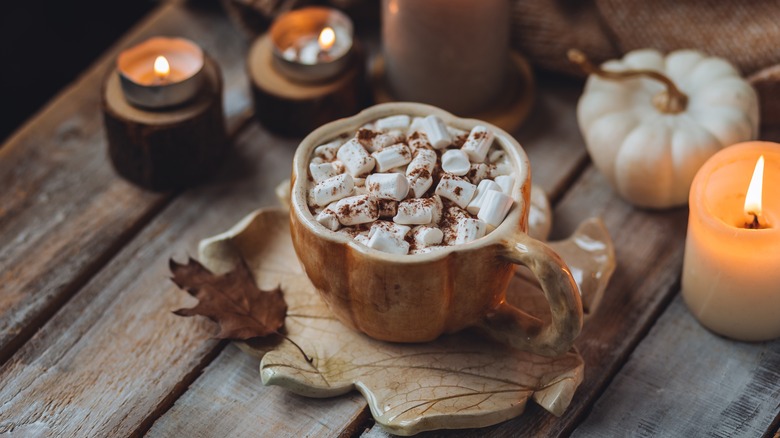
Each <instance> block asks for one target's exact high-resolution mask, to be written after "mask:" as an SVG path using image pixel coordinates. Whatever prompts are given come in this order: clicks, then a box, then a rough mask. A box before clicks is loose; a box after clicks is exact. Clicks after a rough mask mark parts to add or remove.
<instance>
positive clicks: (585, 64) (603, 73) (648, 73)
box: [567, 49, 688, 114]
mask: <svg viewBox="0 0 780 438" xmlns="http://www.w3.org/2000/svg"><path fill="white" fill-rule="evenodd" d="M567 55H568V57H569V61H571V62H572V63H574V64H576V65H577V66H578V67H579V68H580V69H582V71H583V72H585V73H587V74H593V75H596V76H598V77H600V78H603V79H609V80H615V81H620V80H623V79H631V78H635V77H639V76H644V77H647V78H650V79H655V80H656V81H659V82H661V83H662V84H664V85H666V89H665V90H664V91H662V92H660V93H659V94H657V95H656V96H655V97H653V105H654V106H655V107H656V108H658V110H659V111H661V112H663V113H667V114H677V113H681V112H683V111H685V107H687V106H688V96H686V95H685V93H683V92H682V91H680V89H679V88H677V85H675V84H674V82H672V80H671V79H669V78H668V77H667V76H666V75H664V74H662V73H659V72H657V71H653V70H624V71H609V70H604V69H602V68H601V67H599V66H595V65H593V63H592V62H590V60H589V59H588V57H587V56H585V54H584V53H582V51H580V50H577V49H569V52H568V53H567Z"/></svg>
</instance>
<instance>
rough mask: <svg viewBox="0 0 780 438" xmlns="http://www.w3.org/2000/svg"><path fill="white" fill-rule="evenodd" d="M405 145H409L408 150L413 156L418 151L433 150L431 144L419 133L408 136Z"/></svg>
mask: <svg viewBox="0 0 780 438" xmlns="http://www.w3.org/2000/svg"><path fill="white" fill-rule="evenodd" d="M407 143H408V144H409V148H410V149H411V150H412V153H413V154H414V153H417V151H418V150H420V149H428V150H430V149H433V146H431V144H430V143H429V142H428V137H426V136H425V134H424V133H422V132H419V131H415V132H413V133H412V134H411V135H409V138H408V139H407Z"/></svg>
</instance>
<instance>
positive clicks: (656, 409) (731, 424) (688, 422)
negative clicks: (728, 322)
mask: <svg viewBox="0 0 780 438" xmlns="http://www.w3.org/2000/svg"><path fill="white" fill-rule="evenodd" d="M778 400H780V340H776V341H774V342H762V343H747V342H737V341H732V340H729V339H726V338H723V337H720V336H718V335H715V334H713V333H712V332H710V331H708V330H706V329H705V328H704V327H702V326H701V325H700V324H699V323H698V322H697V321H696V320H695V319H694V318H693V316H692V315H691V313H690V312H688V309H687V308H686V306H685V303H684V302H683V300H682V299H681V297H680V296H679V295H678V296H677V297H676V298H675V299H674V301H673V302H672V304H671V305H670V306H669V308H668V309H667V311H666V312H664V314H663V315H662V316H661V317H660V318H659V319H658V322H657V323H656V324H655V326H654V327H653V329H652V330H651V331H650V333H648V335H647V337H646V338H645V339H644V340H643V341H642V343H641V344H639V346H638V347H637V349H636V350H635V351H634V352H633V354H632V355H631V358H630V359H629V361H628V362H627V363H626V365H625V366H624V367H623V369H622V370H621V371H620V373H618V374H617V376H616V377H615V379H614V380H613V381H612V383H611V384H610V386H609V391H607V392H606V393H605V394H604V396H603V397H601V398H600V399H599V400H598V402H597V403H596V404H595V406H594V407H593V411H592V412H591V414H590V415H589V416H588V418H587V420H586V421H585V422H584V423H583V424H582V425H581V426H580V427H578V428H577V429H576V430H575V433H574V436H575V437H604V436H616V437H622V436H635V437H646V436H684V437H704V436H707V437H724V438H727V437H729V438H731V437H733V438H737V437H757V436H761V435H762V434H764V433H766V432H767V430H768V428H769V426H770V424H771V423H772V420H773V419H774V417H775V415H776V414H777V410H778V406H777V403H778Z"/></svg>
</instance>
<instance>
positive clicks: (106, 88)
mask: <svg viewBox="0 0 780 438" xmlns="http://www.w3.org/2000/svg"><path fill="white" fill-rule="evenodd" d="M203 68H204V71H203V73H204V80H203V82H204V84H203V88H202V89H201V90H200V91H199V92H198V94H197V95H196V96H195V97H194V98H193V99H192V100H190V101H188V102H185V103H183V104H181V105H178V106H176V107H172V108H165V109H162V110H154V109H144V108H139V107H136V106H133V105H131V104H129V103H128V102H127V100H126V99H125V96H124V94H123V92H122V87H121V84H120V80H119V74H118V73H117V71H116V70H113V71H111V72H110V73H109V75H108V77H107V78H106V80H105V82H104V85H103V91H102V102H101V106H102V110H103V120H104V122H105V127H106V136H107V137H108V153H109V156H110V157H111V162H112V163H113V165H114V168H115V169H116V171H117V173H119V174H120V175H121V176H123V177H124V178H126V179H127V180H129V181H131V182H132V183H134V184H137V185H138V186H141V187H143V188H146V189H150V190H155V191H166V190H173V189H180V188H184V187H187V186H191V185H194V184H196V183H198V182H200V181H202V180H203V179H204V178H205V177H207V176H208V175H209V174H211V173H212V172H213V171H214V169H215V168H216V167H217V166H218V165H219V163H220V162H221V161H222V159H223V158H224V157H225V155H226V153H227V151H228V149H229V147H230V143H229V142H228V138H227V131H226V129H225V118H224V115H223V112H222V75H221V73H220V71H219V66H218V65H217V63H216V62H215V61H214V60H212V59H211V58H210V57H208V56H206V57H205V63H204V66H203Z"/></svg>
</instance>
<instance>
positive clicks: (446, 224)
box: [438, 204, 471, 245]
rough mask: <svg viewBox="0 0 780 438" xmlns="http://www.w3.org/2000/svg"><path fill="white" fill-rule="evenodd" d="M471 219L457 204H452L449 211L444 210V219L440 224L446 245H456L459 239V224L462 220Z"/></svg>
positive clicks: (448, 208)
mask: <svg viewBox="0 0 780 438" xmlns="http://www.w3.org/2000/svg"><path fill="white" fill-rule="evenodd" d="M469 218H471V216H469V214H468V213H466V211H465V210H463V209H462V208H460V207H458V206H457V205H455V204H450V205H449V206H448V207H447V209H446V210H444V214H443V215H442V219H441V221H440V222H438V223H439V224H441V231H442V232H443V233H444V243H445V244H447V245H452V244H454V243H455V239H456V238H457V237H458V222H460V221H461V220H462V219H469Z"/></svg>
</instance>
